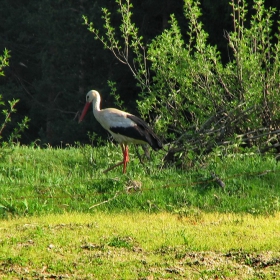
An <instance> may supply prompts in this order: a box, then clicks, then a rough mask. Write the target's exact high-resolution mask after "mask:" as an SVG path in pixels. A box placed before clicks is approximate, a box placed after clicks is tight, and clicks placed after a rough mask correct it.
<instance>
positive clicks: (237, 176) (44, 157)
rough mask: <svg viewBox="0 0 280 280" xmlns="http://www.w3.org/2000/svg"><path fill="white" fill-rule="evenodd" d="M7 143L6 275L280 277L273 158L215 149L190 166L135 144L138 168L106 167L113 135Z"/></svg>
mask: <svg viewBox="0 0 280 280" xmlns="http://www.w3.org/2000/svg"><path fill="white" fill-rule="evenodd" d="M6 152H7V153H6ZM1 153H2V154H1V156H2V160H1V163H0V184H1V194H0V214H1V215H2V218H4V219H3V220H2V221H1V222H0V246H1V250H0V278H1V279H18V278H20V276H22V275H23V277H24V279H49V278H59V277H62V278H63V277H68V276H69V277H73V278H77V279H220V278H221V279H263V278H265V279H275V277H276V279H277V277H278V276H279V277H280V275H279V273H280V269H279V263H280V256H279V251H280V248H279V247H280V245H279V240H280V239H279V237H280V236H279V228H280V227H279V217H280V216H279V210H280V209H279V207H280V206H279V195H280V187H279V183H278V182H279V179H280V172H279V166H278V165H277V163H276V162H275V160H274V159H273V158H269V157H258V156H253V155H250V154H247V155H245V156H244V155H243V156H241V155H234V156H230V157H220V156H217V154H213V155H212V156H211V157H210V158H209V159H208V161H207V164H205V163H200V162H198V161H197V162H191V161H190V162H189V164H190V165H191V166H192V167H191V168H190V169H189V170H187V171H186V170H175V169H172V168H162V169H161V170H160V168H159V166H160V157H155V154H153V160H152V161H150V162H148V163H147V166H146V169H145V170H144V169H143V168H142V166H141V165H139V163H138V159H137V158H136V156H135V155H134V154H133V150H132V154H131V162H130V163H129V167H128V174H126V175H122V174H121V168H119V169H115V170H113V171H111V172H109V173H108V174H106V175H105V174H103V173H102V170H104V169H106V168H107V167H108V166H110V165H112V164H113V163H115V162H117V161H118V160H119V158H120V157H121V154H120V151H118V148H116V147H115V146H112V145H109V146H108V147H102V148H91V147H83V148H79V149H77V148H72V147H69V148H68V149H65V150H60V149H51V148H48V149H39V148H27V147H16V148H15V149H14V150H13V151H2V152H1ZM5 153H6V154H5ZM211 173H215V174H217V175H218V176H219V177H220V178H221V179H222V180H223V182H224V183H225V187H224V188H222V187H220V186H219V185H218V184H217V183H215V182H213V180H212V177H211ZM138 185H141V188H138V187H137V186H138ZM92 206H95V207H92ZM82 213H83V214H82ZM148 213H149V215H147V214H148ZM59 214H60V215H59ZM260 214H261V215H260Z"/></svg>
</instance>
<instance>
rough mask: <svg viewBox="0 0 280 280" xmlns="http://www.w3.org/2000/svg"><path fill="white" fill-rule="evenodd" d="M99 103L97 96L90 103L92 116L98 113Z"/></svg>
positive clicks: (98, 96)
mask: <svg viewBox="0 0 280 280" xmlns="http://www.w3.org/2000/svg"><path fill="white" fill-rule="evenodd" d="M100 102H101V98H100V95H99V94H97V95H96V96H95V98H94V99H93V101H92V109H93V114H95V113H96V112H99V111H100Z"/></svg>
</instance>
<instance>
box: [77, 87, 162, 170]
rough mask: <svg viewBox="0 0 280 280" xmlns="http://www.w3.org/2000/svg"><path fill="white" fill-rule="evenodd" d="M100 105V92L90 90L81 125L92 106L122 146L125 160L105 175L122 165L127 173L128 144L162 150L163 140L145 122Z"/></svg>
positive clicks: (98, 117) (102, 123)
mask: <svg viewBox="0 0 280 280" xmlns="http://www.w3.org/2000/svg"><path fill="white" fill-rule="evenodd" d="M100 103H101V97H100V94H99V92H98V91H96V90H90V91H89V92H88V93H87V94H86V104H85V106H84V109H83V111H82V114H81V116H80V118H79V123H80V122H81V121H82V120H83V119H84V117H85V115H86V113H87V111H88V109H89V107H90V105H91V104H92V109H93V114H94V117H95V118H96V120H97V121H98V122H99V123H100V124H101V126H102V127H103V128H104V129H106V130H107V131H108V132H109V133H110V134H111V135H112V137H113V138H114V139H115V140H116V141H117V142H118V143H119V144H120V146H121V149H122V153H123V160H122V161H121V162H119V163H117V164H115V165H114V166H113V167H111V168H108V169H107V170H105V171H104V173H106V172H108V171H110V170H112V169H113V168H115V167H117V166H120V165H123V173H126V166H127V163H128V162H129V153H128V144H149V145H150V146H151V147H152V148H153V150H155V151H158V150H160V149H162V147H163V144H162V142H161V140H160V139H159V137H158V136H157V135H156V134H155V133H154V131H153V130H152V129H151V128H150V126H149V125H148V124H147V123H146V122H145V121H144V120H142V119H141V118H139V117H137V116H135V115H132V114H130V113H127V112H124V111H121V110H118V109H115V108H106V109H100Z"/></svg>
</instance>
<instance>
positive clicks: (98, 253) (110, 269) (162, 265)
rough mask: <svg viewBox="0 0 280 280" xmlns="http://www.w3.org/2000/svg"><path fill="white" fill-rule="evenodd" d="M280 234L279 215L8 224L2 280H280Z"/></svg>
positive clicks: (2, 234)
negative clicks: (278, 279)
mask: <svg viewBox="0 0 280 280" xmlns="http://www.w3.org/2000/svg"><path fill="white" fill-rule="evenodd" d="M279 228H280V215H279V214H277V215H275V216H270V217H264V216H257V217H255V216H252V215H250V214H244V215H240V214H218V213H212V214H205V213H201V215H200V216H199V217H197V216H189V217H180V216H179V215H177V214H168V213H157V214H147V213H143V212H138V213H132V214H128V213H127V214H126V215H123V214H116V213H115V214H109V213H107V214H106V213H101V212H99V213H94V214H77V213H76V214H69V213H65V214H62V215H47V216H43V217H42V216H41V217H35V216H33V217H31V218H30V217H29V218H21V219H13V220H10V221H4V220H3V221H2V222H0V240H1V243H0V244H1V259H0V277H1V279H51V278H54V279H64V278H70V279H277V277H278V276H280V266H279V264H280V253H279V252H280V232H279ZM275 277H276V278H275Z"/></svg>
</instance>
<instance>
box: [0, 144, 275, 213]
mask: <svg viewBox="0 0 280 280" xmlns="http://www.w3.org/2000/svg"><path fill="white" fill-rule="evenodd" d="M120 153H121V152H120V149H118V148H117V147H115V146H111V145H110V146H108V147H101V148H90V147H83V148H80V149H76V148H71V147H69V148H68V149H65V150H61V149H51V148H49V149H34V148H27V147H16V148H15V149H14V150H13V151H12V152H10V153H8V154H7V155H6V156H5V158H4V159H3V160H2V161H1V163H0V184H1V194H0V204H1V205H2V208H1V205H0V215H1V214H2V216H3V217H5V216H10V215H12V216H14V215H16V216H17V215H26V214H29V215H33V214H43V213H48V214H50V213H63V212H64V211H65V210H67V211H68V212H71V211H75V212H77V211H78V212H88V211H89V208H90V207H91V206H93V205H98V204H99V203H102V202H103V201H107V200H108V199H109V200H110V202H108V203H104V204H101V205H99V206H98V207H97V208H98V209H100V210H108V211H124V210H128V211H139V210H141V211H148V212H155V211H163V210H164V211H170V212H180V213H181V214H182V215H184V214H188V212H193V211H197V209H199V210H198V211H200V210H203V211H215V212H216V211H218V212H236V213H238V212H242V213H244V212H246V213H253V214H259V213H262V214H269V213H270V214H272V213H274V212H275V211H276V212H277V211H279V210H280V209H279V207H280V203H279V196H280V187H279V183H278V182H279V181H280V172H279V169H280V167H279V166H278V165H277V163H276V161H275V160H274V159H273V158H269V157H264V158H262V157H258V156H253V155H246V156H239V155H235V156H234V157H218V156H216V155H213V156H212V157H211V158H209V160H208V163H207V164H205V163H199V162H198V161H196V162H191V164H192V165H193V166H192V168H190V169H189V170H175V169H173V168H162V169H160V168H159V167H158V166H160V163H161V162H160V157H155V154H153V159H152V160H151V161H150V162H147V165H146V170H145V169H144V168H143V167H142V165H140V164H139V161H138V159H137V157H136V155H135V154H133V151H132V154H131V162H130V163H129V166H128V173H127V174H126V175H123V174H122V173H121V167H120V168H118V169H115V170H113V171H111V172H109V173H108V174H103V173H102V171H103V170H104V169H106V168H107V167H108V166H110V165H112V164H113V163H115V162H117V161H118V160H119V159H120V158H121V155H120ZM211 173H215V174H217V175H218V176H219V177H220V178H221V179H222V180H223V182H224V183H225V187H224V188H222V187H220V186H219V185H218V184H217V183H215V182H213V178H212V177H211ZM138 185H141V188H140V189H139V188H137V187H136V189H135V188H134V187H135V186H138ZM112 198H114V199H112ZM94 209H95V208H94ZM94 209H93V210H94Z"/></svg>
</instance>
